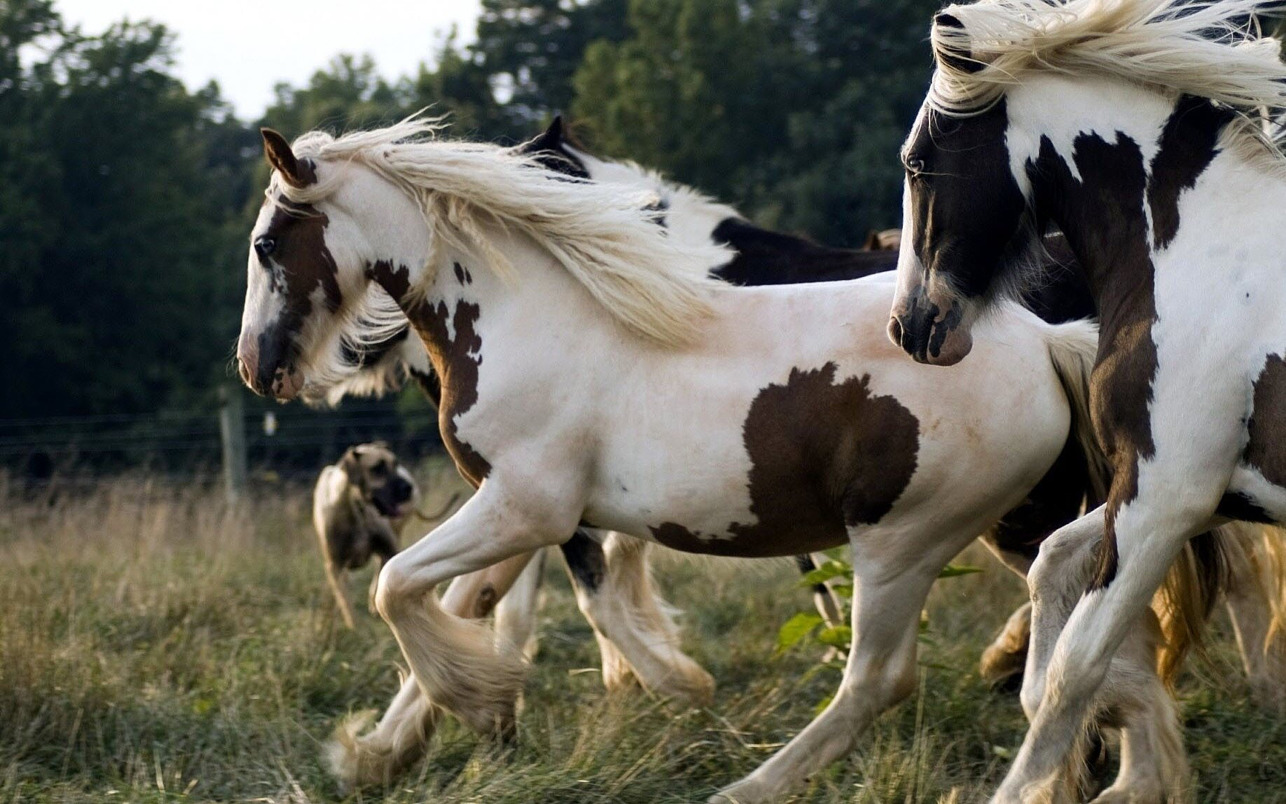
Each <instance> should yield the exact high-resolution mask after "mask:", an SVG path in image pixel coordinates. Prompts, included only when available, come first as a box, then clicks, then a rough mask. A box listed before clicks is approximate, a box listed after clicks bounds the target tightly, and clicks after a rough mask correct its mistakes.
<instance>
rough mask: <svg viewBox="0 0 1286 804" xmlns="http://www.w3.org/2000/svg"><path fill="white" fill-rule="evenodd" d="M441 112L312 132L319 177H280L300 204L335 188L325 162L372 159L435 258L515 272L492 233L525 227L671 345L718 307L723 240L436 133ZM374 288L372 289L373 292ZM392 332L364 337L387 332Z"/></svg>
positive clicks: (369, 316) (636, 327)
mask: <svg viewBox="0 0 1286 804" xmlns="http://www.w3.org/2000/svg"><path fill="white" fill-rule="evenodd" d="M443 127H444V124H443V123H442V122H441V121H440V120H439V119H431V118H425V117H421V116H413V117H410V118H408V119H406V120H403V121H402V122H400V123H397V124H396V125H393V126H389V127H387V128H382V129H375V130H373V131H358V132H353V133H350V134H345V135H343V136H341V137H338V138H335V137H332V136H331V135H329V134H325V133H323V132H311V133H309V134H305V135H304V136H302V137H300V138H299V139H298V140H296V142H295V146H294V149H295V153H296V155H297V156H299V157H301V158H311V159H313V160H315V161H316V162H317V164H318V167H319V168H320V169H319V170H318V181H317V182H315V183H312V184H309V185H308V186H306V187H302V188H297V187H291V186H289V185H287V184H285V183H284V182H280V181H277V182H275V185H276V186H275V187H274V188H273V189H275V190H276V191H277V192H279V193H281V194H282V195H284V196H285V197H286V198H288V199H290V200H291V201H294V202H296V203H317V202H318V201H322V200H324V199H325V198H326V197H328V196H329V195H331V194H332V193H333V192H334V191H335V189H336V187H337V184H338V183H339V182H340V181H342V179H343V171H339V170H329V171H328V170H325V167H326V165H327V164H328V163H330V164H340V163H350V162H351V163H356V164H360V165H363V166H365V167H367V168H369V169H370V170H372V171H374V172H375V173H377V174H378V175H380V176H382V177H383V178H385V179H387V180H388V181H389V182H391V183H392V184H394V185H395V186H397V187H398V188H400V189H402V190H403V191H404V192H406V193H407V194H408V195H409V196H410V197H411V198H413V199H414V200H415V202H416V204H417V205H418V206H419V208H420V210H421V211H422V213H423V215H424V220H425V222H426V225H427V226H428V227H429V230H430V232H431V233H432V242H433V248H434V250H435V252H437V253H435V254H434V255H433V257H432V258H431V259H433V260H434V262H435V264H436V262H437V260H436V258H437V256H438V254H440V250H441V249H442V248H444V247H451V248H455V249H458V250H461V251H464V252H466V253H470V254H474V255H476V256H478V257H479V258H481V259H482V260H483V261H484V262H485V263H486V264H487V265H488V266H489V267H490V268H491V270H493V271H495V272H496V273H497V274H499V275H500V276H502V277H505V278H509V279H518V278H519V277H518V271H517V270H516V269H515V266H513V265H512V264H511V262H510V260H509V259H508V258H507V257H506V256H505V254H504V253H502V251H501V250H500V249H498V248H497V247H496V246H495V244H494V243H493V242H492V240H493V238H494V236H495V234H496V231H497V230H499V231H500V232H514V233H519V234H522V235H525V236H527V237H529V238H530V239H531V240H532V241H534V242H535V243H536V244H537V245H538V246H539V247H540V248H542V249H543V250H545V251H546V252H547V253H549V254H550V255H551V256H552V257H553V258H554V260H555V261H556V262H558V264H559V265H561V266H562V267H563V268H564V269H565V270H566V271H567V272H568V273H569V274H571V275H572V276H573V277H574V278H575V279H576V280H577V281H578V282H579V283H580V284H581V285H583V286H584V287H585V288H586V290H588V291H589V293H590V295H592V296H593V297H594V298H595V299H596V300H597V301H598V302H599V303H600V304H602V305H603V307H604V308H606V309H607V311H608V312H609V313H610V314H611V315H612V316H613V317H614V318H615V319H616V320H618V321H619V322H620V323H622V324H623V325H624V326H626V327H627V328H628V329H630V330H632V331H634V332H636V333H638V334H639V335H642V336H644V337H646V338H649V339H651V340H653V341H656V342H658V343H661V344H663V345H668V346H677V345H682V344H685V343H689V342H691V341H692V340H694V339H695V338H696V336H697V333H698V332H699V330H700V328H701V325H702V323H703V322H704V320H705V319H706V318H708V317H709V315H710V314H711V307H710V305H709V302H708V298H707V297H708V290H709V289H710V288H711V287H713V286H714V284H715V280H713V279H710V278H709V277H708V275H707V272H708V269H709V268H710V267H712V266H714V265H717V264H719V263H720V262H722V261H723V259H724V253H723V251H722V250H721V249H719V248H718V247H716V246H714V245H713V244H710V245H709V246H694V245H691V244H688V245H686V246H685V247H682V248H680V247H678V246H676V245H675V244H673V243H671V242H669V240H668V239H667V237H666V233H665V229H664V228H662V227H659V226H657V225H656V223H655V221H654V218H653V214H652V213H650V212H649V211H648V210H647V209H645V207H646V206H647V204H648V200H649V199H648V198H647V197H646V194H643V193H633V192H623V191H622V188H621V187H620V186H614V185H608V184H596V183H594V182H586V181H580V180H575V179H570V178H569V177H567V176H565V175H563V174H560V173H557V172H554V171H551V170H549V169H548V168H545V167H543V166H542V165H541V164H540V163H539V162H537V161H536V160H535V159H534V158H533V157H531V156H524V155H520V154H516V153H514V152H512V151H511V150H508V149H504V148H500V147H499V146H495V145H488V144H479V143H465V142H457V141H451V140H445V139H438V138H436V134H437V132H438V131H440V130H441V129H442V128H443ZM368 295H369V294H368ZM364 304H365V308H366V309H364V310H362V312H361V314H360V315H355V316H354V317H353V320H354V321H355V322H356V323H357V325H358V327H359V328H360V325H361V322H362V320H363V319H365V320H367V321H372V322H376V323H378V324H380V325H381V326H382V325H383V324H385V323H386V321H387V318H388V313H389V311H388V310H386V309H385V308H386V307H387V302H383V301H382V300H379V299H378V298H375V299H370V300H364ZM381 335H387V333H386V332H381V333H378V334H377V335H376V336H373V337H369V338H359V340H360V341H361V342H363V343H365V342H366V341H367V340H370V339H373V340H378V339H379V336H381Z"/></svg>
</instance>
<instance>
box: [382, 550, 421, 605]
mask: <svg viewBox="0 0 1286 804" xmlns="http://www.w3.org/2000/svg"><path fill="white" fill-rule="evenodd" d="M404 563H405V562H404V561H402V555H396V556H394V557H393V558H391V559H389V560H388V561H387V562H385V564H384V566H383V567H382V568H381V569H380V579H379V584H378V585H377V586H376V587H375V608H376V610H377V611H379V613H380V616H381V617H383V618H384V619H385V620H388V619H390V618H392V617H395V616H396V615H397V613H398V611H399V610H400V609H401V607H404V606H405V605H406V603H407V601H408V600H412V599H414V598H415V597H416V590H417V586H418V584H417V583H416V581H415V575H414V573H413V572H412V571H411V570H410V569H408V568H407V567H405V566H403V564H404Z"/></svg>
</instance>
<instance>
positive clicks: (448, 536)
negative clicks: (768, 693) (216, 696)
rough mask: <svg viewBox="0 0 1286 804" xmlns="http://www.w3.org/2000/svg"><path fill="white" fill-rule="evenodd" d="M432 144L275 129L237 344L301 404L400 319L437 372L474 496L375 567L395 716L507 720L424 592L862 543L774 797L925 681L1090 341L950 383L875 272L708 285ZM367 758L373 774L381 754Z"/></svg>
mask: <svg viewBox="0 0 1286 804" xmlns="http://www.w3.org/2000/svg"><path fill="white" fill-rule="evenodd" d="M430 129H431V126H430V125H429V124H426V123H423V122H416V121H412V122H408V123H405V124H402V125H400V126H396V127H393V128H391V129H386V130H381V131H375V132H365V133H359V134H353V135H348V136H346V137H344V138H341V139H339V140H333V139H331V138H329V137H326V136H325V135H317V134H314V135H309V136H307V137H305V138H303V139H302V140H300V141H299V143H297V145H296V152H292V150H291V149H290V147H289V146H288V145H287V144H286V143H285V142H284V141H283V140H281V139H280V137H278V136H276V135H273V134H270V133H269V134H266V135H265V136H266V142H267V146H268V150H269V156H270V159H271V161H272V162H273V164H274V166H275V167H276V169H277V172H276V173H275V175H274V179H273V183H272V185H271V187H270V189H269V197H268V203H266V204H265V207H264V210H263V211H262V213H261V215H260V219H259V221H258V222H257V224H256V227H255V231H254V233H253V237H252V242H253V244H254V254H253V255H252V257H251V261H250V266H249V285H248V288H247V300H246V309H245V313H244V317H243V327H242V335H241V339H240V341H239V344H238V357H239V362H240V368H241V372H242V376H243V378H244V379H245V380H246V381H247V383H248V384H249V385H251V387H252V388H254V389H255V390H257V391H259V392H261V393H271V394H272V395H274V396H276V397H278V398H280V399H289V398H292V397H293V396H295V395H297V394H298V393H299V392H300V390H301V389H302V388H304V386H305V381H306V380H308V381H311V382H313V383H316V384H317V385H319V386H322V387H324V386H325V384H326V382H327V381H329V380H330V379H331V378H334V377H337V376H339V375H340V374H342V372H341V371H340V370H339V369H338V366H339V365H340V364H341V363H342V362H343V360H344V355H345V354H349V355H351V354H352V353H353V350H354V349H355V348H356V349H359V350H360V349H362V348H366V347H368V346H370V345H372V344H378V343H381V342H383V341H384V340H386V339H387V338H388V337H389V336H390V333H391V332H393V331H395V328H396V327H398V326H402V325H403V323H404V320H409V321H410V322H411V323H412V325H413V326H414V327H415V329H416V331H417V333H418V334H419V336H420V337H421V339H422V340H423V342H424V344H425V346H426V347H427V349H428V353H429V356H430V359H431V362H432V365H433V368H434V370H435V372H436V373H437V375H438V376H439V377H440V379H441V391H442V405H441V409H440V422H441V429H442V432H443V437H444V440H445V442H446V444H447V447H448V449H449V450H450V451H451V453H452V456H453V458H454V459H455V460H456V463H457V465H458V466H459V467H460V468H461V470H462V471H463V472H464V473H465V474H466V476H468V477H469V478H471V479H472V480H473V481H474V482H475V483H476V484H478V485H479V491H478V493H477V494H476V495H475V496H474V498H473V499H472V500H471V501H470V502H469V503H468V504H467V505H465V506H464V507H463V508H462V509H461V510H460V511H459V512H458V513H457V514H456V515H455V516H453V517H452V518H451V519H450V520H449V521H448V522H446V523H444V524H443V525H442V526H440V527H439V528H438V529H436V530H435V531H434V532H433V533H432V534H431V536H430V537H428V538H426V539H424V540H422V541H420V542H419V543H417V544H416V545H414V546H413V547H411V548H409V549H408V550H407V551H405V552H404V553H402V554H401V555H400V556H398V557H397V558H395V559H394V560H393V561H391V562H390V563H389V564H388V566H387V567H386V568H385V570H384V572H383V573H382V574H381V579H380V586H379V591H378V593H377V604H378V606H379V608H380V611H381V613H382V614H383V616H384V617H385V619H386V620H388V622H389V623H390V625H391V626H392V628H393V631H394V633H395V635H396V636H397V638H398V640H399V643H400V645H401V647H402V649H403V652H404V654H405V656H406V658H407V660H408V662H409V663H410V665H411V669H412V672H413V675H414V680H415V682H416V683H417V684H418V686H419V690H416V689H415V688H414V687H410V688H409V689H408V688H404V689H403V691H402V693H399V696H398V698H397V699H395V701H394V704H393V705H392V706H391V707H390V710H389V712H388V713H386V715H385V718H384V724H387V725H388V728H389V729H391V730H393V731H397V730H399V729H401V730H404V731H405V730H418V729H419V728H420V726H421V723H422V721H423V718H424V717H425V714H426V710H425V707H426V706H428V704H427V703H426V699H427V700H431V701H433V702H434V704H437V705H440V706H442V707H444V708H446V709H448V710H450V711H451V712H453V713H455V714H456V715H457V716H460V717H461V718H462V719H464V720H466V722H468V723H470V724H471V725H473V726H475V727H477V728H479V729H483V730H495V729H500V730H504V729H507V728H509V727H510V726H511V725H512V719H513V702H514V699H515V697H516V695H517V693H518V691H519V689H520V686H521V682H522V676H523V673H522V670H523V667H522V663H521V661H520V660H519V657H518V656H517V655H516V653H515V652H511V651H509V650H507V649H506V648H504V647H501V648H500V649H497V647H496V646H495V644H494V642H493V640H492V639H491V637H490V634H489V632H488V631H486V630H485V629H481V628H479V627H477V626H476V625H474V624H471V623H468V622H465V621H463V620H461V619H460V618H458V617H456V616H452V615H450V614H448V613H447V612H446V611H444V610H443V607H442V606H439V603H438V601H437V599H436V596H435V595H434V594H433V590H434V588H435V587H436V585H437V584H438V583H440V582H442V581H444V580H447V579H450V578H453V577H456V576H459V575H462V574H465V573H470V572H474V571H477V570H480V569H483V568H485V567H489V566H492V565H495V564H498V563H500V562H504V561H508V560H512V559H513V557H515V556H520V555H522V554H524V553H529V552H531V551H534V550H537V549H539V548H541V547H543V546H545V545H551V544H558V543H561V542H563V541H565V540H567V539H568V538H569V536H570V535H571V533H572V532H573V531H574V530H575V529H576V527H577V526H578V524H580V523H590V524H594V525H601V526H605V527H609V528H613V529H616V530H620V531H622V532H625V533H630V534H633V535H636V536H639V537H642V538H648V539H653V540H656V541H659V542H661V543H663V544H667V545H669V546H672V547H676V548H678V549H683V550H689V551H693V552H704V553H714V554H722V555H741V556H769V555H791V554H797V553H799V552H802V551H808V550H813V549H818V548H822V547H829V546H834V545H837V544H841V543H844V542H845V541H847V542H848V543H849V544H850V546H851V548H852V551H853V563H854V566H855V573H856V582H855V593H854V594H855V597H854V606H853V624H854V634H855V643H854V649H853V651H852V653H851V655H850V657H849V660H848V666H847V669H846V673H845V679H844V682H843V685H842V687H841V690H840V692H839V694H837V695H836V697H835V699H834V701H833V702H832V704H831V705H830V706H829V707H828V708H827V710H826V711H825V712H824V713H822V715H820V716H819V718H818V719H817V720H816V721H815V722H814V723H813V724H811V725H810V726H809V727H808V728H807V729H806V730H805V731H804V732H803V733H801V734H800V735H799V736H798V737H797V738H796V739H795V740H793V741H792V742H791V743H790V744H789V745H788V746H786V747H785V748H784V749H783V750H782V751H781V752H779V753H778V754H777V755H776V756H775V757H773V758H772V759H771V760H769V761H768V763H766V764H765V765H764V766H763V767H761V768H760V769H759V770H758V771H756V772H755V773H754V774H752V775H751V776H750V777H748V778H747V779H746V780H743V781H742V782H740V783H738V784H737V785H735V786H734V787H733V788H730V789H729V790H728V791H725V792H726V795H727V797H728V798H731V799H735V800H737V801H751V800H773V799H775V798H776V797H778V796H779V795H780V794H781V792H782V791H783V790H785V789H786V788H787V787H789V786H790V785H791V784H794V783H796V782H798V781H799V780H800V779H802V778H803V777H804V776H805V775H806V774H808V773H809V772H811V771H813V770H815V769H817V768H819V767H822V766H824V765H825V764H827V763H828V762H830V761H831V760H832V759H834V758H836V757H837V756H839V755H840V754H842V753H844V752H845V751H847V750H848V749H849V748H850V747H851V746H852V745H853V743H854V741H855V740H856V739H857V736H858V735H859V734H860V732H861V731H862V729H863V728H864V727H865V726H866V725H867V724H868V723H869V722H870V721H871V720H872V719H873V718H874V717H875V716H876V715H878V714H879V712H881V711H883V709H885V708H887V707H888V706H890V705H892V704H893V703H895V702H896V701H898V700H900V699H901V698H902V697H904V696H905V695H907V694H909V692H910V691H911V689H912V688H913V687H914V681H915V649H916V622H917V620H918V614H919V611H920V608H921V607H922V605H923V601H924V597H925V594H926V593H927V590H928V588H929V586H930V585H931V584H932V582H933V579H934V578H935V577H936V576H937V574H938V572H939V570H940V569H941V567H942V566H943V565H944V564H945V563H946V562H947V561H948V560H949V559H950V558H951V556H953V555H954V554H955V553H956V552H958V551H959V550H960V549H961V548H962V547H963V546H964V545H965V544H967V543H968V542H969V541H970V540H971V539H972V538H973V537H974V536H975V535H976V534H978V533H980V532H982V531H984V530H985V529H986V528H987V527H989V526H990V525H991V524H993V523H994V522H995V521H996V520H997V519H999V518H1000V517H1001V516H1002V515H1003V514H1004V513H1005V512H1007V511H1009V510H1010V509H1012V508H1013V507H1014V506H1015V505H1016V504H1017V503H1018V502H1019V501H1021V500H1022V499H1023V498H1024V497H1025V496H1026V494H1027V493H1028V492H1029V491H1030V490H1031V489H1032V488H1033V487H1034V486H1035V485H1036V483H1037V482H1038V481H1039V480H1040V479H1041V478H1042V477H1043V476H1044V475H1045V474H1046V472H1047V471H1048V470H1049V468H1050V467H1051V466H1052V465H1053V464H1054V462H1055V461H1056V459H1058V457H1059V456H1060V454H1061V453H1062V451H1063V449H1064V446H1065V444H1066V441H1067V438H1068V428H1069V422H1070V420H1071V410H1072V408H1074V407H1076V405H1075V404H1074V403H1073V402H1072V401H1069V398H1068V394H1069V392H1070V393H1071V395H1072V399H1073V400H1075V399H1082V398H1083V396H1078V392H1083V391H1084V385H1083V383H1084V381H1085V376H1086V371H1087V366H1088V363H1089V360H1090V358H1091V355H1092V353H1093V350H1094V343H1095V339H1094V335H1093V331H1092V329H1091V328H1090V327H1088V326H1087V325H1084V324H1074V325H1066V326H1062V327H1054V326H1050V325H1046V324H1043V323H1042V322H1040V321H1039V320H1038V319H1036V318H1035V316H1033V315H1031V314H1029V313H1027V312H1025V311H1023V310H1021V309H1019V308H1017V307H1016V306H1009V307H1006V308H1005V309H1004V311H1003V312H1002V313H1001V314H998V315H996V316H995V317H993V318H992V319H991V320H989V321H988V322H987V323H986V324H984V325H983V326H982V327H981V329H980V330H979V333H978V338H977V343H978V347H977V353H978V356H980V357H981V359H980V360H977V361H976V362H977V363H978V369H979V371H978V372H976V373H975V372H963V371H962V372H956V373H955V376H954V378H951V381H949V382H942V381H941V377H940V375H937V374H936V373H935V372H934V370H932V369H926V368H921V367H917V366H915V365H914V364H911V363H909V362H907V361H905V360H904V359H901V358H900V357H899V355H900V353H899V352H898V351H897V350H896V349H895V348H894V347H893V346H892V345H890V344H888V343H887V341H885V340H884V339H883V337H882V329H883V324H882V318H883V316H882V314H881V313H880V312H879V311H880V310H882V309H887V306H888V305H889V304H890V302H891V299H892V294H893V287H892V285H891V284H890V283H889V282H887V281H885V280H883V279H879V278H876V279H873V280H865V281H856V282H845V283H822V284H815V285H801V286H784V287H773V288H730V287H724V286H719V285H717V284H716V283H714V282H712V281H711V280H709V279H708V277H707V275H706V272H707V269H708V267H709V266H711V265H718V264H721V263H722V262H726V261H727V256H728V255H727V253H726V252H725V251H722V250H720V249H718V248H714V247H687V248H683V249H679V248H676V247H675V245H674V243H673V242H672V241H671V240H670V239H669V238H668V236H667V234H666V230H665V229H663V228H662V227H658V226H657V225H656V222H655V214H656V213H655V210H648V209H644V208H643V207H644V204H641V203H640V201H641V200H642V199H639V198H634V197H631V196H630V195H629V194H627V193H622V192H621V189H620V188H619V187H612V186H610V185H597V184H593V183H584V182H575V181H568V180H567V179H566V177H560V176H557V175H556V174H554V173H551V172H549V171H548V170H546V169H543V168H542V167H541V166H540V165H539V164H538V163H537V162H535V161H534V160H532V159H528V158H524V157H522V156H519V155H514V154H511V153H506V152H504V151H502V150H500V149H497V148H494V147H488V146H477V145H466V144H460V143H450V142H436V141H428V142H425V141H415V139H416V138H417V136H418V135H421V134H424V133H426V132H427V131H429V130H430ZM515 266H521V268H520V269H517V268H515ZM987 355H991V358H990V359H988V358H987V357H986V356H987ZM930 379H932V380H934V382H932V383H929V382H928V381H929V380H930ZM930 388H931V389H932V392H931V393H926V390H927V389H930ZM453 588H454V587H453ZM449 598H450V593H448V599H447V600H446V601H444V602H443V603H444V605H445V606H446V608H447V609H448V610H449V609H450V608H451V607H450V605H449V603H450V600H449ZM1150 655H1151V654H1150V653H1149V656H1150ZM1138 683H1140V684H1143V685H1148V684H1150V685H1152V687H1155V688H1158V689H1159V682H1158V681H1157V680H1156V677H1155V675H1154V674H1153V675H1151V676H1149V678H1147V679H1140V680H1139V681H1138ZM1162 697H1163V696H1162ZM1129 714H1130V713H1127V714H1126V716H1127V717H1128V716H1129ZM1153 714H1155V713H1148V715H1149V717H1150V716H1152V715H1153ZM350 747H351V748H352V749H354V750H357V751H360V750H361V745H360V741H359V742H357V743H353V744H352V745H351V746H350ZM349 760H350V769H351V770H352V771H353V772H354V773H359V772H360V767H361V765H362V763H364V762H370V763H376V764H378V763H379V762H380V761H381V758H380V757H378V756H376V757H370V756H360V755H357V756H350V757H349Z"/></svg>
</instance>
